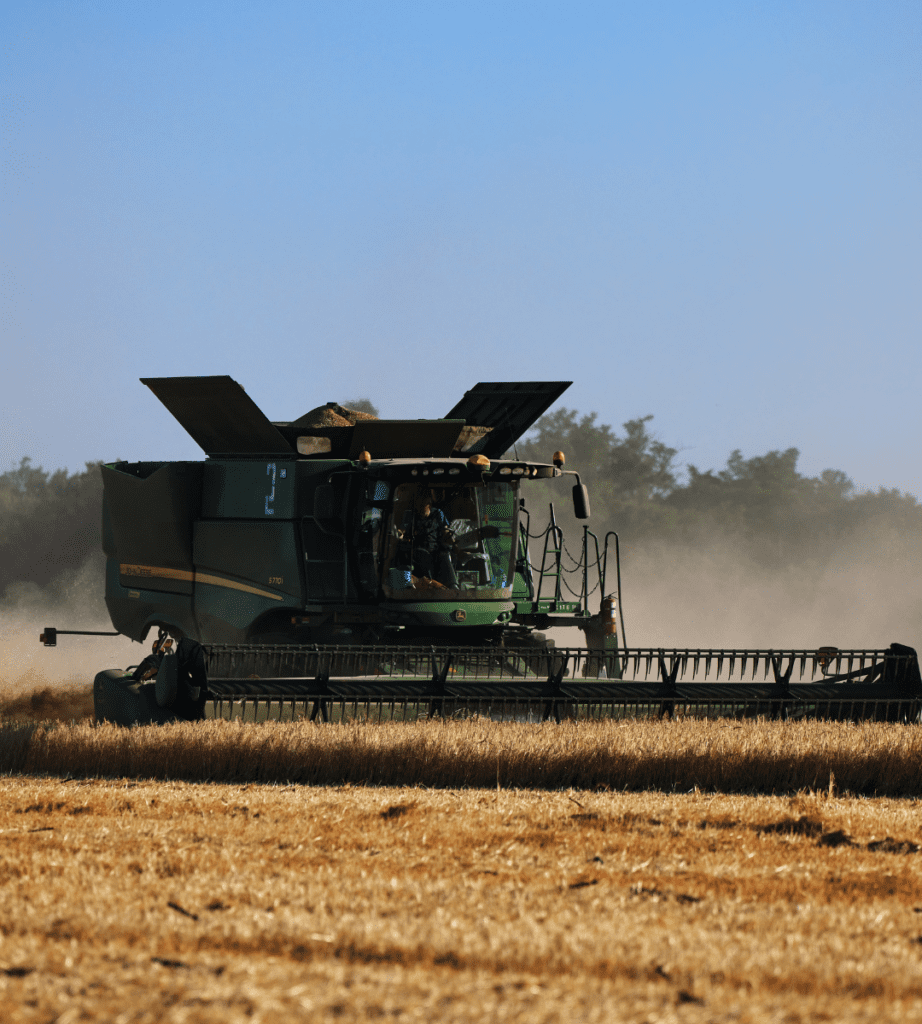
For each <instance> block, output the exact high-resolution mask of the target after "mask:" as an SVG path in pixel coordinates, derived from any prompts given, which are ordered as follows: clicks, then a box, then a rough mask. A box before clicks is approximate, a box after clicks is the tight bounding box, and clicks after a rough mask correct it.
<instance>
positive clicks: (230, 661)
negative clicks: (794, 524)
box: [41, 376, 922, 725]
mask: <svg viewBox="0 0 922 1024" xmlns="http://www.w3.org/2000/svg"><path fill="white" fill-rule="evenodd" d="M143 383H144V384H146V385H147V386H148V387H149V388H150V389H151V390H152V391H153V392H154V394H155V395H156V396H157V398H159V399H160V401H161V402H162V403H163V404H164V405H165V406H166V408H167V409H168V410H169V411H170V412H171V413H172V414H173V415H174V416H175V417H176V419H177V420H178V421H179V422H180V424H182V426H183V427H184V428H185V429H186V430H187V431H188V433H189V434H190V435H191V436H192V438H193V439H194V440H195V441H196V442H197V443H198V444H199V445H200V446H201V448H202V449H203V450H204V452H205V454H206V456H207V458H206V459H205V460H204V461H199V462H135V463H127V462H116V463H112V464H110V465H105V466H103V467H102V474H103V482H104V485H105V497H104V504H103V517H102V520H103V530H102V532H103V548H104V550H105V554H106V560H107V561H106V566H107V568H106V604H107V607H108V609H109V614H110V616H111V619H112V625H113V626H114V628H115V630H116V633H115V634H106V635H119V634H120V635H123V636H126V637H130V638H131V639H132V640H137V641H139V642H144V641H145V640H147V638H148V636H149V635H150V634H151V633H153V634H154V635H155V636H156V639H155V640H154V642H153V647H152V652H151V653H150V654H149V655H148V656H147V657H145V658H144V659H143V660H142V661H141V662H140V664H138V665H137V666H133V667H131V668H129V669H127V670H107V671H103V672H100V673H99V674H98V675H97V676H96V680H95V684H94V698H95V708H96V718H97V720H99V721H104V720H106V721H110V722H114V723H117V724H121V725H133V724H144V723H154V722H168V721H174V720H197V719H203V718H215V717H223V718H242V719H245V720H251V721H265V720H269V719H274V720H293V719H297V718H309V719H312V720H314V719H320V720H324V721H330V720H333V721H341V720H345V719H349V718H354V717H363V718H365V717H371V718H377V719H387V720H393V719H415V718H418V717H421V716H427V715H457V716H464V715H469V714H481V715H486V716H490V717H493V718H516V719H519V720H546V719H548V718H553V719H555V720H558V721H559V720H560V719H561V718H562V717H568V718H587V717H599V716H636V715H643V716H649V715H673V714H681V713H684V714H696V715H708V716H718V715H766V716H771V717H776V718H788V717H796V716H801V717H803V716H814V717H816V716H818V717H829V718H842V719H850V720H851V719H861V718H874V719H879V720H887V721H915V720H916V719H917V718H918V717H919V712H920V708H922V678H920V674H919V666H918V661H917V658H916V653H915V651H914V650H913V649H912V648H910V647H905V646H902V645H900V644H891V645H890V647H889V648H886V649H881V650H849V651H845V650H837V649H835V648H823V647H821V648H818V649H816V650H689V649H660V648H632V647H629V646H627V644H626V642H625V638H624V619H623V614H622V611H621V593H620V578H621V572H620V554H619V547H618V537H617V535H616V534H614V533H612V532H609V533H608V534H606V535H605V536H604V537H602V538H600V537H598V536H597V535H596V534H594V533H593V532H592V531H591V530H590V529H589V527H588V526H586V525H584V527H583V535H582V538H581V543H580V545H579V552H578V557H576V558H572V557H570V556H569V553H568V552H567V549H566V548H565V545H564V538H563V532H562V530H561V528H560V527H559V526H558V525H557V522H556V519H555V515H554V507H553V505H551V506H550V515H549V521H548V523H547V525H546V526H545V527H543V528H541V529H539V528H537V527H535V526H534V525H533V523H532V516H531V514H530V510H529V506H528V500H529V499H528V492H529V488H530V486H531V485H532V482H533V481H536V480H547V479H552V478H559V477H561V476H564V475H567V476H572V478H573V503H574V512H575V515H576V518H577V519H580V520H587V519H588V518H589V496H588V493H587V491H586V488H585V486H584V485H583V484H582V483H581V481H580V478H579V475H578V474H577V473H574V472H571V471H570V470H567V469H565V459H564V455H563V453H561V452H555V453H553V456H552V458H551V460H550V461H549V462H546V463H544V462H541V463H539V462H531V461H523V460H520V459H516V458H513V459H508V458H504V457H503V456H504V454H507V453H508V452H509V451H510V450H514V445H515V442H516V441H517V440H518V438H520V437H521V436H522V435H523V434H524V433H525V432H526V431H527V430H528V429H529V428H530V427H531V426H532V425H533V424H534V423H535V421H536V420H537V419H538V418H539V417H540V416H541V415H543V414H544V413H545V412H546V411H547V409H548V408H549V407H550V406H551V404H552V403H553V402H555V401H556V400H557V399H558V398H559V397H560V395H562V394H563V392H564V391H565V390H566V388H567V387H569V383H568V382H534V381H528V382H514V383H481V384H478V385H476V387H474V388H472V389H471V390H470V391H468V392H467V393H466V394H465V395H464V397H463V398H462V399H461V401H460V402H459V403H458V404H457V405H456V406H455V407H454V408H453V409H452V410H451V411H450V412H449V413H448V414H447V415H446V416H445V417H444V418H443V419H436V420H386V419H377V418H375V417H373V416H370V415H368V414H365V413H360V412H356V411H354V410H350V409H344V408H343V407H341V406H339V405H337V404H336V403H329V404H328V405H326V406H322V407H320V408H317V409H314V410H312V411H311V412H309V413H307V414H305V415H304V416H302V417H300V418H299V419H297V420H294V421H293V422H290V423H274V422H271V421H270V420H269V419H267V418H266V416H265V415H264V414H263V413H262V411H261V410H260V409H259V408H258V407H257V406H256V404H255V403H254V402H253V401H252V399H250V398H249V396H248V395H247V394H246V392H245V391H244V390H243V388H242V387H240V385H239V384H237V383H236V382H235V381H233V380H232V379H231V378H230V377H225V376H220V377H159V378H150V379H144V380H143ZM551 628H553V629H561V628H567V629H570V630H572V631H573V633H572V635H573V636H574V640H575V642H574V644H573V645H572V646H567V647H558V646H555V644H554V642H553V641H551V640H549V639H547V637H546V635H545V633H544V631H545V630H547V629H551ZM74 632H77V631H69V630H57V629H55V628H53V627H48V628H46V630H45V632H44V633H43V634H42V637H41V639H42V641H43V642H44V643H45V644H46V645H49V646H53V645H55V644H56V642H57V637H58V635H61V634H65V633H74Z"/></svg>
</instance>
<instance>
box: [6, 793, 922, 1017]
mask: <svg viewBox="0 0 922 1024" xmlns="http://www.w3.org/2000/svg"><path fill="white" fill-rule="evenodd" d="M0 785H2V787H3V799H2V802H0V851H2V852H0V931H2V942H0V1019H2V1020H4V1021H8V1022H11V1024H12V1022H21V1021H22V1022H25V1021H29V1022H32V1021H41V1022H43V1024H46V1022H51V1021H57V1022H58V1024H75V1022H77V1021H83V1020H90V1021H107V1022H118V1024H128V1022H130V1021H145V1022H147V1021H150V1022H154V1021H169V1022H174V1021H175V1022H180V1021H182V1022H186V1021H188V1022H200V1021H201V1022H204V1021H207V1022H212V1021H214V1022H222V1024H223V1022H236V1021H248V1022H254V1021H267V1022H268V1021H271V1022H273V1024H275V1022H280V1021H295V1020H297V1021H303V1020H334V1019H341V1020H388V1019H390V1020H427V1021H428V1020H438V1021H486V1020H489V1021H523V1022H524V1021H527V1022H530V1024H531V1022H543V1021H559V1022H566V1024H575V1022H583V1021H585V1022H589V1021H611V1020H624V1021H638V1022H640V1021H646V1022H650V1024H652V1022H654V1021H689V1022H693V1021H708V1022H711V1021H759V1022H761V1021H780V1022H792V1024H793V1022H798V1021H822V1020H835V1021H843V1020H844V1021H852V1020H868V1021H870V1020H900V1021H912V1020H922V853H920V852H919V845H920V844H922V822H920V820H919V816H918V812H917V810H916V806H915V804H914V802H912V801H905V800H904V801H899V800H885V799H877V800H872V799H858V798H837V797H835V796H834V795H832V796H830V795H826V794H808V795H801V796H797V797H793V798H780V797H751V796H734V795H722V796H718V795H707V794H701V793H689V794H664V793H640V794H637V793H635V794H627V793H586V792H585V791H570V792H553V793H548V792H534V791H515V790H502V791H497V790H483V789H481V790H466V791H460V790H438V791H435V790H425V789H387V788H373V787H355V788H350V787H340V788H328V787H306V786H297V787H296V786H267V785H246V786H231V785H209V784H205V783H197V784H193V783H181V782H162V783H137V782H126V781H111V782H105V781H79V780H74V781H61V780H48V779H43V780H40V779H33V778H9V777H7V778H4V779H3V780H2V781H0Z"/></svg>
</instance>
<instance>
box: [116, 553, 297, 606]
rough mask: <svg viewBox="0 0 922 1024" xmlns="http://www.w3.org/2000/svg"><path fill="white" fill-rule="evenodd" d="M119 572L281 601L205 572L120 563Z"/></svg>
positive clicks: (266, 593)
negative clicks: (203, 584)
mask: <svg viewBox="0 0 922 1024" xmlns="http://www.w3.org/2000/svg"><path fill="white" fill-rule="evenodd" d="M119 571H120V572H121V574H122V575H123V576H140V577H142V578H144V577H147V578H148V579H160V580H182V582H183V583H210V584H211V586H213V587H226V588H227V589H229V590H242V591H243V592H244V593H246V594H256V595H257V596H258V597H268V598H270V599H271V600H273V601H281V600H282V598H281V597H280V596H279V595H278V594H273V593H271V592H270V591H268V590H260V589H259V587H251V586H250V585H249V584H247V583H238V582H237V581H236V580H229V579H226V578H225V577H223V576H212V575H210V574H209V573H205V572H195V571H192V572H190V571H189V570H188V569H167V568H165V567H164V566H161V565H129V564H127V563H125V562H122V563H121V565H120V566H119Z"/></svg>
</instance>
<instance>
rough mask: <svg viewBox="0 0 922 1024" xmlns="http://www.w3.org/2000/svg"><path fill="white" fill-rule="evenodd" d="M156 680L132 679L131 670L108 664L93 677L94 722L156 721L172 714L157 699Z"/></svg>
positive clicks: (172, 719)
mask: <svg viewBox="0 0 922 1024" xmlns="http://www.w3.org/2000/svg"><path fill="white" fill-rule="evenodd" d="M156 688H157V687H156V683H139V682H135V680H134V678H133V677H132V675H131V673H130V672H125V671H123V670H122V669H116V668H110V669H106V670H105V671H104V672H100V673H99V674H98V675H97V676H96V678H95V680H94V681H93V709H94V711H95V715H96V721H97V722H112V724H113V725H155V724H157V725H159V724H162V723H164V722H172V721H174V720H175V717H176V716H175V715H174V714H173V712H172V711H170V710H169V709H168V708H162V707H160V705H159V704H158V703H157V697H156V692H155V691H156Z"/></svg>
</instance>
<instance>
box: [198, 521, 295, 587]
mask: <svg viewBox="0 0 922 1024" xmlns="http://www.w3.org/2000/svg"><path fill="white" fill-rule="evenodd" d="M194 554H195V575H196V583H197V584H198V583H199V582H202V583H206V584H209V585H210V586H214V587H218V588H219V589H221V590H236V591H240V592H241V593H254V596H265V597H268V598H269V599H270V600H272V599H275V598H281V596H282V595H288V596H289V597H292V598H294V599H295V601H297V602H298V603H301V602H302V583H301V565H300V562H301V556H300V551H299V545H298V540H297V534H296V529H295V524H294V523H291V522H287V523H286V522H278V523H254V522H245V523H241V522H226V521H225V522H221V521H217V522H214V521H212V522H209V521H206V520H202V521H200V522H197V523H196V524H195V541H194ZM201 597H202V594H201V593H199V595H198V596H197V598H196V603H198V602H199V601H200V600H201ZM283 603H290V602H283Z"/></svg>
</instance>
